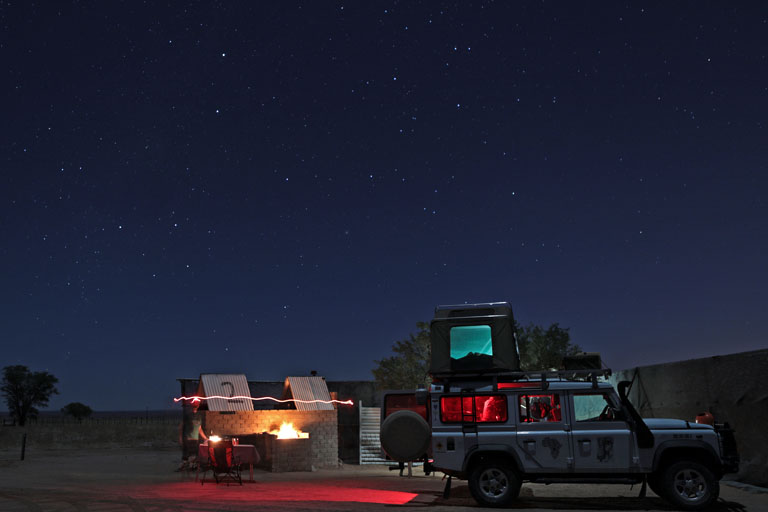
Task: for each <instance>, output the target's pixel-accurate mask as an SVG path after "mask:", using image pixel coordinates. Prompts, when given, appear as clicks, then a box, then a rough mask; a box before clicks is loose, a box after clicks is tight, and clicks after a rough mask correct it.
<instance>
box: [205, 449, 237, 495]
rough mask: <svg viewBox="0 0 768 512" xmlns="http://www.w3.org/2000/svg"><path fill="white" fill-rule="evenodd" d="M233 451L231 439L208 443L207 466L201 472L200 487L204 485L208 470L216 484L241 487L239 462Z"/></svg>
mask: <svg viewBox="0 0 768 512" xmlns="http://www.w3.org/2000/svg"><path fill="white" fill-rule="evenodd" d="M234 454H235V450H234V447H233V446H232V440H231V439H222V440H221V441H210V440H209V441H208V464H207V465H206V466H205V470H204V471H203V479H202V480H201V481H200V485H203V484H204V483H205V474H206V473H207V472H208V470H209V469H210V470H211V472H212V473H213V478H214V480H216V483H217V484H218V483H220V482H226V483H227V485H229V483H230V482H236V483H238V484H240V485H243V480H242V478H240V461H239V460H238V459H237V457H235V455H234Z"/></svg>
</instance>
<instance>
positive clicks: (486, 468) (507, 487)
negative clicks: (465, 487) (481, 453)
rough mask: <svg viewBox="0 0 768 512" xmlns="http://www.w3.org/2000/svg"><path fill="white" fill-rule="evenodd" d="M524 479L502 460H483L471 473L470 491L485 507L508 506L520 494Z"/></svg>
mask: <svg viewBox="0 0 768 512" xmlns="http://www.w3.org/2000/svg"><path fill="white" fill-rule="evenodd" d="M521 485H522V481H521V480H520V477H519V476H518V475H517V472H516V471H515V470H514V469H512V468H511V467H510V466H509V465H508V464H506V463H504V462H502V461H490V462H483V463H481V464H479V465H477V466H475V468H473V469H472V472H471V473H470V474H469V492H470V493H472V497H473V498H474V499H475V501H476V502H477V503H479V504H480V505H482V506H484V507H506V506H508V505H510V504H511V503H512V502H513V501H514V500H515V498H517V496H518V494H520V486H521Z"/></svg>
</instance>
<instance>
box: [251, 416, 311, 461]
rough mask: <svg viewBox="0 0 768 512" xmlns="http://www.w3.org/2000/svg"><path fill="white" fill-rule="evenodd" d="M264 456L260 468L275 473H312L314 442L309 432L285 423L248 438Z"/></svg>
mask: <svg viewBox="0 0 768 512" xmlns="http://www.w3.org/2000/svg"><path fill="white" fill-rule="evenodd" d="M245 439H247V441H248V442H249V443H252V444H253V445H254V446H256V450H257V451H258V452H259V454H260V455H261V456H262V458H261V463H260V464H259V466H260V467H261V468H263V469H266V470H268V471H272V472H273V473H285V472H289V471H312V470H313V469H314V468H313V465H312V440H311V439H310V437H309V433H308V432H301V431H300V430H296V429H295V428H293V425H292V424H291V423H287V422H283V424H282V425H281V426H280V428H274V429H272V430H271V431H270V432H263V433H261V434H254V435H249V436H246V437H245Z"/></svg>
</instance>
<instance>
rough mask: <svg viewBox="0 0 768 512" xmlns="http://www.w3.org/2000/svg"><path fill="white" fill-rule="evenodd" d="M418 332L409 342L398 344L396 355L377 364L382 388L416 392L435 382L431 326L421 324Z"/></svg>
mask: <svg viewBox="0 0 768 512" xmlns="http://www.w3.org/2000/svg"><path fill="white" fill-rule="evenodd" d="M416 328H417V329H418V330H417V331H416V333H415V334H414V333H412V334H410V335H409V337H408V339H405V340H402V341H396V342H395V345H394V346H393V347H392V351H393V352H394V353H395V355H394V356H391V357H385V358H384V359H381V360H379V361H375V363H376V368H374V369H373V378H374V379H375V380H376V385H377V387H378V388H379V389H416V388H423V387H425V386H428V385H429V383H430V382H431V380H430V378H429V375H428V373H427V372H428V370H429V366H428V365H429V356H430V342H429V323H427V322H417V323H416Z"/></svg>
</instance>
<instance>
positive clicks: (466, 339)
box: [451, 325, 493, 369]
mask: <svg viewBox="0 0 768 512" xmlns="http://www.w3.org/2000/svg"><path fill="white" fill-rule="evenodd" d="M492 357H493V343H492V342H491V326H490V325H462V326H458V327H451V367H452V368H454V369H460V368H481V367H486V366H488V367H489V366H490V365H491V362H492Z"/></svg>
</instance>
